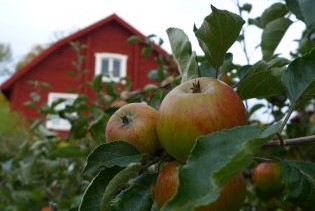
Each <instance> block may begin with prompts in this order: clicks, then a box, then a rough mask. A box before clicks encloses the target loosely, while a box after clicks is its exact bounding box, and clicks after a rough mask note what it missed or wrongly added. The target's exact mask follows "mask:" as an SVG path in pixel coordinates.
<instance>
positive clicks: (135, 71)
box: [10, 21, 157, 118]
mask: <svg viewBox="0 0 315 211" xmlns="http://www.w3.org/2000/svg"><path fill="white" fill-rule="evenodd" d="M131 35H132V34H131V32H130V31H128V30H126V29H125V28H124V27H123V26H121V25H119V24H117V23H116V22H115V21H112V22H109V23H108V24H106V25H104V26H102V27H99V28H97V29H96V30H94V31H92V32H90V33H88V34H86V35H84V36H82V37H80V38H79V40H78V41H79V42H80V43H81V44H85V45H87V49H86V50H85V51H84V52H83V54H84V56H85V62H84V64H83V66H84V68H85V69H87V70H89V72H88V74H87V75H86V76H85V78H84V79H85V81H86V82H87V81H91V80H92V79H93V77H94V76H95V73H94V71H95V68H94V66H95V53H97V52H109V53H120V54H125V55H127V56H128V59H127V77H129V78H130V79H131V80H132V81H133V89H137V88H142V87H143V86H144V85H146V84H147V83H151V82H152V81H150V80H149V79H148V78H147V75H148V72H149V71H150V70H152V69H154V68H156V67H157V63H156V62H155V60H154V56H155V55H156V53H155V55H154V54H153V55H152V56H150V57H149V58H145V57H143V56H142V54H141V51H142V47H143V46H142V45H141V44H128V43H127V39H128V38H129V37H130V36H131ZM75 60H76V55H75V53H74V51H73V50H72V49H71V47H70V45H69V44H67V45H63V46H61V47H60V48H58V49H57V50H55V51H53V52H52V53H51V54H50V55H49V56H47V57H46V58H45V59H44V60H42V61H41V62H40V63H38V64H37V65H36V66H34V67H33V68H32V69H31V70H30V71H28V73H27V74H24V75H23V77H21V78H19V80H18V81H17V82H16V83H15V84H14V87H13V88H12V90H11V99H10V101H11V107H12V109H13V110H15V111H18V112H20V113H22V114H23V115H25V116H26V117H27V118H33V117H38V113H37V111H36V110H34V109H33V108H29V107H27V106H25V105H24V103H25V102H26V101H29V100H30V99H31V98H30V94H31V93H32V92H40V95H41V98H40V101H39V104H41V105H43V104H45V103H47V95H48V93H49V92H75V93H78V92H79V88H78V81H77V79H76V77H74V76H71V75H69V71H70V70H74V66H73V65H72V62H73V61H75ZM29 81H43V82H47V83H48V84H49V85H50V86H51V88H50V89H48V90H42V89H38V88H36V87H32V86H30V85H29ZM83 91H84V92H85V93H86V94H88V95H89V96H91V97H93V96H94V95H93V93H92V91H91V90H89V89H84V90H83Z"/></svg>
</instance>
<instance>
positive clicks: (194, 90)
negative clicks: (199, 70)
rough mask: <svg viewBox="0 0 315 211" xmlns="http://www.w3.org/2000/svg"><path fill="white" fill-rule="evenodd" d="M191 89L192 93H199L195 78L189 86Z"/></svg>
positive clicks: (199, 88)
mask: <svg viewBox="0 0 315 211" xmlns="http://www.w3.org/2000/svg"><path fill="white" fill-rule="evenodd" d="M191 90H192V93H200V92H201V87H200V81H199V80H195V82H193V86H192V87H191Z"/></svg>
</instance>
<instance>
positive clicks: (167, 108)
mask: <svg viewBox="0 0 315 211" xmlns="http://www.w3.org/2000/svg"><path fill="white" fill-rule="evenodd" d="M159 113H160V115H159V119H158V123H157V133H158V137H159V140H160V143H161V145H162V146H163V148H164V149H165V151H166V152H168V153H169V154H170V155H171V156H173V157H174V158H175V159H177V160H178V161H185V160H186V159H187V157H188V155H189V153H190V151H191V149H192V147H193V145H194V143H195V141H196V138H197V137H199V136H201V135H205V134H209V133H212V132H215V131H219V130H222V129H225V128H232V127H234V126H237V125H245V124H247V114H246V110H245V108H244V104H243V102H242V100H241V99H240V97H239V96H238V95H237V94H236V93H235V92H234V90H233V89H232V88H231V87H230V86H228V85H227V84H225V83H224V82H222V81H220V80H217V79H215V78H210V77H201V78H196V79H192V80H189V81H187V82H184V83H182V84H180V85H178V86H177V87H175V88H174V89H173V90H171V91H170V92H169V93H168V94H167V95H166V96H165V98H164V99H163V101H162V103H161V106H160V108H159ZM231 141H233V140H231Z"/></svg>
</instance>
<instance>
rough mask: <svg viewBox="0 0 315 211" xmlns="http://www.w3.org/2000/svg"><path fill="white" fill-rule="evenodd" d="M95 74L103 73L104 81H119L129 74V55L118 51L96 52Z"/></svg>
mask: <svg viewBox="0 0 315 211" xmlns="http://www.w3.org/2000/svg"><path fill="white" fill-rule="evenodd" d="M95 57H96V62H95V75H100V74H102V75H103V81H111V80H112V81H115V82H118V81H119V80H120V79H121V78H124V77H126V76H127V56H126V55H123V54H116V53H96V54H95Z"/></svg>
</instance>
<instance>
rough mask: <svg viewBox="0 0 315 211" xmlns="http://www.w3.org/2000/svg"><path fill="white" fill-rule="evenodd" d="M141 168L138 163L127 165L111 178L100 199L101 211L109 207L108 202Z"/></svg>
mask: <svg viewBox="0 0 315 211" xmlns="http://www.w3.org/2000/svg"><path fill="white" fill-rule="evenodd" d="M141 170H142V166H141V165H140V164H135V165H129V166H127V167H126V168H125V169H123V170H121V171H120V172H119V173H117V174H116V175H115V176H114V177H113V179H112V180H111V181H110V182H109V183H108V185H107V187H106V189H105V191H104V194H103V197H102V200H101V211H107V210H109V208H110V202H111V201H112V199H113V198H114V196H115V195H116V194H117V193H118V192H119V191H120V190H121V189H122V188H123V187H124V186H126V185H127V183H128V182H129V181H130V180H131V179H133V178H135V177H136V176H137V175H138V174H139V172H140V171H141Z"/></svg>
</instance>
